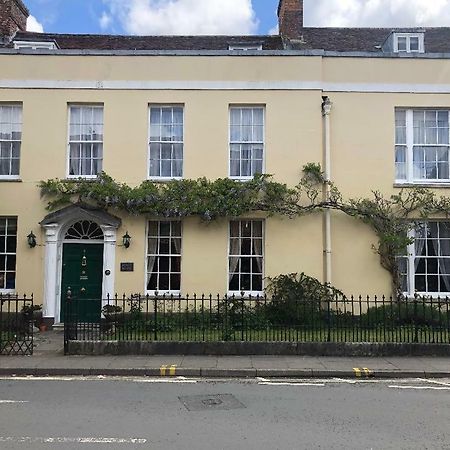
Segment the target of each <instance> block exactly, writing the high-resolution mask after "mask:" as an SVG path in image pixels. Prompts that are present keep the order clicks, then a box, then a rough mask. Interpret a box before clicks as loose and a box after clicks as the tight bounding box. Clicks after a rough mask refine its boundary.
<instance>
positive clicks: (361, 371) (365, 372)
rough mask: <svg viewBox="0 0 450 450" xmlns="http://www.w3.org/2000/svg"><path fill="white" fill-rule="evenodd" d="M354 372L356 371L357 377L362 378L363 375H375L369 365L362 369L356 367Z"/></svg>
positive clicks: (367, 376)
mask: <svg viewBox="0 0 450 450" xmlns="http://www.w3.org/2000/svg"><path fill="white" fill-rule="evenodd" d="M353 372H354V373H355V377H356V378H361V377H363V376H364V377H366V378H369V377H373V375H374V373H373V372H372V371H371V370H370V369H368V368H367V367H363V368H362V369H360V368H359V367H354V368H353Z"/></svg>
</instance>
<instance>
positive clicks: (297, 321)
mask: <svg viewBox="0 0 450 450" xmlns="http://www.w3.org/2000/svg"><path fill="white" fill-rule="evenodd" d="M266 292H267V294H269V295H271V296H272V300H271V301H270V302H269V303H268V304H267V306H266V307H265V308H266V317H267V319H268V320H269V321H270V322H271V323H272V324H283V325H313V324H318V323H319V322H322V321H327V320H329V319H330V315H331V314H334V313H333V311H331V309H330V308H329V304H330V302H332V301H333V300H336V299H338V300H345V295H344V294H343V293H342V292H341V291H340V290H338V289H336V288H335V287H333V286H330V285H328V284H325V283H321V282H320V281H319V280H317V279H316V278H313V277H310V276H308V275H305V274H304V273H303V272H302V273H301V274H300V275H298V274H296V273H292V274H289V275H279V276H277V277H275V278H269V284H268V286H267V288H266Z"/></svg>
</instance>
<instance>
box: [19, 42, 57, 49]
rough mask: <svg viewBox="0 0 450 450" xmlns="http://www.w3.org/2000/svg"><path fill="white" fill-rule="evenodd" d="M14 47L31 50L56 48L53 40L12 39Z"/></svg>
mask: <svg viewBox="0 0 450 450" xmlns="http://www.w3.org/2000/svg"><path fill="white" fill-rule="evenodd" d="M14 48H15V49H16V50H17V49H31V50H41V49H42V50H56V49H57V47H56V44H55V41H16V40H15V41H14Z"/></svg>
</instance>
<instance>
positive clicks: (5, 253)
mask: <svg viewBox="0 0 450 450" xmlns="http://www.w3.org/2000/svg"><path fill="white" fill-rule="evenodd" d="M11 219H13V220H15V221H16V249H15V252H8V251H7V248H6V240H7V237H8V225H7V224H8V220H11ZM0 220H6V230H5V233H6V234H5V236H6V237H5V252H4V253H3V252H2V253H1V254H2V255H5V256H6V257H8V256H15V257H16V266H15V268H14V285H15V287H14V289H6V288H2V287H0V294H13V293H15V292H16V291H17V244H18V242H17V237H18V234H19V233H18V222H19V221H18V218H17V216H0ZM6 272H11V271H8V270H7V269H6V266H5V272H3V269H2V271H1V272H0V273H5V283H6Z"/></svg>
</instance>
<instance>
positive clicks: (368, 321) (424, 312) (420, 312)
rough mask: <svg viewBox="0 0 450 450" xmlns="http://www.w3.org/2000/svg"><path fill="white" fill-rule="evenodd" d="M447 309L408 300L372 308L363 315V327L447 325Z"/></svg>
mask: <svg viewBox="0 0 450 450" xmlns="http://www.w3.org/2000/svg"><path fill="white" fill-rule="evenodd" d="M449 318H450V317H449V313H448V312H447V308H445V310H441V311H440V310H439V309H438V307H437V305H434V306H432V305H430V304H426V303H424V302H423V301H422V300H409V301H408V300H407V301H402V302H398V303H396V304H395V303H392V304H389V305H382V306H372V307H371V308H369V309H368V310H367V312H366V313H364V314H361V317H360V323H361V326H364V327H368V326H374V327H376V326H380V325H383V324H384V325H385V326H386V327H390V326H404V325H418V326H439V325H447V320H448V319H449Z"/></svg>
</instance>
